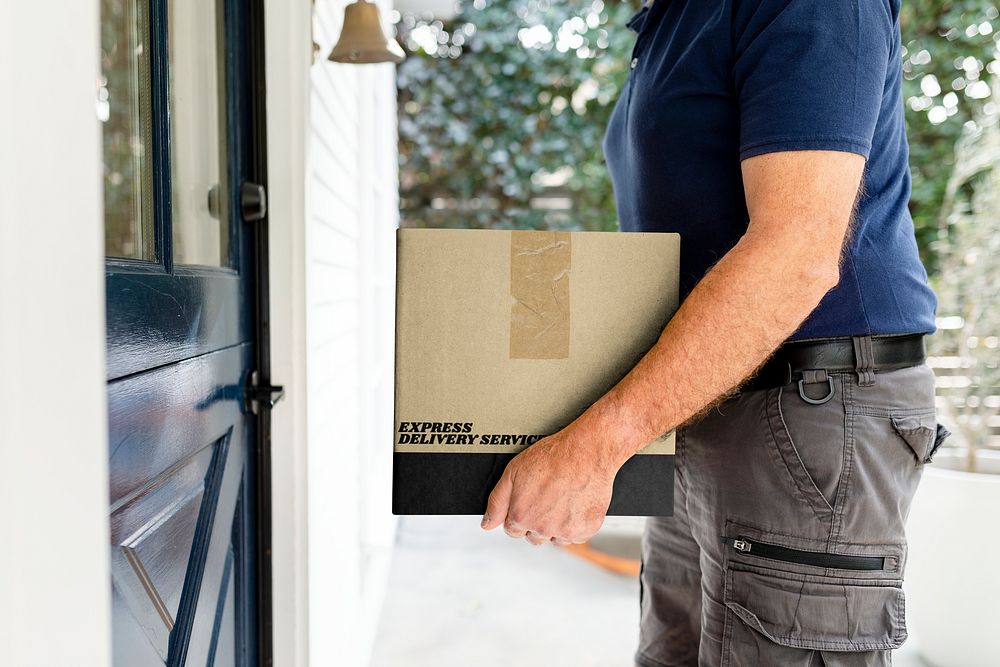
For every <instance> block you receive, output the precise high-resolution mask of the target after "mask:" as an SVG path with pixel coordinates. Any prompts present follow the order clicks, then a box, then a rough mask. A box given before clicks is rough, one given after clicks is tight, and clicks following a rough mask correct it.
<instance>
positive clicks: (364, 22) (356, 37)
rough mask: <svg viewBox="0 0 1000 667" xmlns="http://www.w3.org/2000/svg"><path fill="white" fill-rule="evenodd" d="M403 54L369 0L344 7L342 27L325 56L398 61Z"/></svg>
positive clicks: (342, 60)
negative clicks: (334, 44)
mask: <svg viewBox="0 0 1000 667" xmlns="http://www.w3.org/2000/svg"><path fill="white" fill-rule="evenodd" d="M404 58H406V54H405V53H403V49H402V47H400V46H399V44H398V43H397V42H396V40H395V39H389V38H388V37H386V35H385V32H384V31H383V30H382V21H381V20H380V18H379V10H378V6H376V5H375V4H373V3H371V2H368V0H358V1H357V2H352V3H351V4H349V5H347V7H345V8H344V27H343V28H342V29H341V31H340V39H338V40H337V45H336V46H334V47H333V51H331V52H330V57H329V58H328V60H331V61H333V62H337V63H385V62H393V63H400V62H403V59H404Z"/></svg>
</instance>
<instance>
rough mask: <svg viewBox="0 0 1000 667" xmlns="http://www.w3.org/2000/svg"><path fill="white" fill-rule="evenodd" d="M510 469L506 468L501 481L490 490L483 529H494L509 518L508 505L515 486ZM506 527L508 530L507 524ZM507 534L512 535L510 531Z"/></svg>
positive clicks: (482, 524)
mask: <svg viewBox="0 0 1000 667" xmlns="http://www.w3.org/2000/svg"><path fill="white" fill-rule="evenodd" d="M508 470H509V468H506V469H504V471H503V474H502V475H501V476H500V481H498V482H497V484H496V486H494V487H493V491H491V492H490V498H489V500H488V501H487V503H486V513H485V514H484V515H483V521H482V523H481V524H480V526H481V527H482V529H483V530H493V529H494V528H496V527H497V526H499V525H500V524H502V523H504V521H505V520H506V519H507V507H508V506H509V505H510V493H511V490H512V488H513V484H511V480H510V473H509V472H508ZM504 529H505V530H506V526H505V527H504ZM507 534H508V535H510V533H507ZM522 534H523V533H522Z"/></svg>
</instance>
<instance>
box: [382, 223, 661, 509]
mask: <svg viewBox="0 0 1000 667" xmlns="http://www.w3.org/2000/svg"><path fill="white" fill-rule="evenodd" d="M396 239H397V256H396V262H397V274H396V399H395V401H396V403H395V429H396V433H395V444H394V455H393V467H394V469H393V489H392V511H393V514H482V513H483V512H484V511H485V510H486V502H487V499H488V497H489V494H490V491H492V489H493V487H494V485H495V484H496V482H497V481H498V480H499V479H500V475H501V474H502V473H503V470H504V467H505V466H506V465H507V462H508V461H510V459H512V458H513V457H514V456H515V455H516V454H517V453H518V452H519V451H521V450H522V449H524V448H525V447H528V446H530V445H531V443H533V442H535V441H536V440H537V439H539V438H541V437H543V436H545V435H549V434H552V433H555V432H556V431H558V430H560V429H561V428H562V427H564V426H565V425H567V424H569V423H570V422H571V421H573V419H575V418H576V417H577V416H578V415H579V414H580V413H582V412H583V411H584V410H585V409H586V408H587V407H589V406H590V405H591V404H592V403H593V402H594V401H596V400H597V399H598V398H600V397H601V396H602V395H603V394H604V393H605V392H606V391H607V390H608V389H610V388H611V387H613V386H614V385H615V384H616V383H617V382H618V381H619V380H620V379H621V378H622V377H624V375H625V374H626V373H627V372H628V371H629V370H630V369H631V368H632V366H634V365H635V363H636V362H637V361H638V360H639V359H640V358H641V357H642V356H643V354H645V353H646V351H647V350H648V349H649V348H650V347H652V345H653V344H654V343H655V342H656V340H657V338H658V337H659V335H660V333H661V332H662V330H663V327H664V326H665V325H666V323H667V321H668V320H669V319H670V317H671V316H672V315H673V313H674V311H675V310H676V308H677V298H678V253H679V248H680V238H679V236H678V235H677V234H660V233H619V232H535V231H501V230H466V229H462V230H456V229H401V230H399V231H398V233H397V237H396ZM673 453H674V439H673V433H669V434H666V435H664V436H663V437H661V438H659V439H658V440H656V441H654V442H652V443H650V444H649V445H647V446H646V447H645V448H644V449H643V450H641V451H640V452H639V453H638V454H636V455H635V456H633V457H632V458H631V459H629V461H628V462H627V463H626V464H625V465H624V466H623V467H622V468H621V470H620V471H619V473H618V476H617V477H616V478H615V484H614V491H613V497H612V500H611V505H610V507H609V510H608V514H609V515H619V516H620V515H632V516H666V515H670V514H672V511H673V471H674V468H673Z"/></svg>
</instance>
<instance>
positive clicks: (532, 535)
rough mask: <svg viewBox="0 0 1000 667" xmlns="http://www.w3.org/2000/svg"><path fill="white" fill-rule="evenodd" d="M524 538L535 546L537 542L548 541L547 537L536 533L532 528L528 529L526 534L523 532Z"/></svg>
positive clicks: (543, 542)
mask: <svg viewBox="0 0 1000 667" xmlns="http://www.w3.org/2000/svg"><path fill="white" fill-rule="evenodd" d="M524 539H526V540H528V541H529V542H531V543H532V544H534V545H535V546H538V545H539V544H545V543H546V542H548V541H549V539H548V538H547V537H544V536H542V535H539V534H538V533H536V532H535V531H533V530H529V531H528V532H527V534H525V536H524Z"/></svg>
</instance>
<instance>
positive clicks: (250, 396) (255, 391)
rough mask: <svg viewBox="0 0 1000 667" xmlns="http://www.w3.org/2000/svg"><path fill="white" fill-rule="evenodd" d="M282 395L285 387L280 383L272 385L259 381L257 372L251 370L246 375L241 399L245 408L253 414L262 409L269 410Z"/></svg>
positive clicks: (283, 395)
mask: <svg viewBox="0 0 1000 667" xmlns="http://www.w3.org/2000/svg"><path fill="white" fill-rule="evenodd" d="M284 397H285V388H284V387H282V386H280V385H272V384H271V383H269V382H261V381H260V373H259V372H257V371H252V372H251V373H250V374H249V375H248V376H247V383H246V388H245V389H244V399H243V400H244V402H245V403H246V407H247V410H249V411H250V412H252V413H253V414H255V415H256V414H259V413H260V411H261V410H262V409H263V410H270V409H271V408H273V407H274V406H275V405H276V404H277V403H278V401H280V400H281V399H283V398H284Z"/></svg>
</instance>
